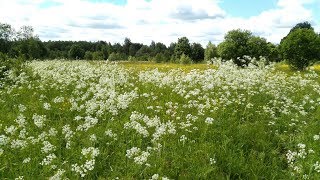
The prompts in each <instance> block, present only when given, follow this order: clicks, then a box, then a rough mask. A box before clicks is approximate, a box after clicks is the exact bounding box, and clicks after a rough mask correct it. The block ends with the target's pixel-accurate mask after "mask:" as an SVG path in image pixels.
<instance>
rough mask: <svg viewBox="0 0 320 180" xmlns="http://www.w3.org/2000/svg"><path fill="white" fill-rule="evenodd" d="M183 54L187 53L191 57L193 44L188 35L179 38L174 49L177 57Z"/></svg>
mask: <svg viewBox="0 0 320 180" xmlns="http://www.w3.org/2000/svg"><path fill="white" fill-rule="evenodd" d="M182 54H185V55H186V56H189V57H190V56H191V46H190V42H189V39H188V38H187V37H182V38H179V39H178V43H177V45H176V46H175V49H174V56H175V58H176V59H180V57H181V55H182Z"/></svg>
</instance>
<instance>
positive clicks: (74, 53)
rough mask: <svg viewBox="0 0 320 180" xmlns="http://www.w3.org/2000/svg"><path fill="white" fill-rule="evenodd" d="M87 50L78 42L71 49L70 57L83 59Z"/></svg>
mask: <svg viewBox="0 0 320 180" xmlns="http://www.w3.org/2000/svg"><path fill="white" fill-rule="evenodd" d="M84 55H85V51H84V50H83V49H82V47H81V46H80V45H78V44H73V45H72V46H71V48H70V50H69V57H70V58H71V59H83V57H84Z"/></svg>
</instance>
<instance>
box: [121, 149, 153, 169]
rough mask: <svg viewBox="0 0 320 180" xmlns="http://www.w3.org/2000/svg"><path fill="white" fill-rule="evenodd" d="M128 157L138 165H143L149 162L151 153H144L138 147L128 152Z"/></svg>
mask: <svg viewBox="0 0 320 180" xmlns="http://www.w3.org/2000/svg"><path fill="white" fill-rule="evenodd" d="M126 156H127V157H128V158H129V159H133V160H134V162H135V163H136V164H139V165H143V164H145V163H146V162H147V160H148V157H149V156H150V153H149V152H148V151H142V150H141V149H140V148H138V147H133V148H131V149H128V150H127V154H126Z"/></svg>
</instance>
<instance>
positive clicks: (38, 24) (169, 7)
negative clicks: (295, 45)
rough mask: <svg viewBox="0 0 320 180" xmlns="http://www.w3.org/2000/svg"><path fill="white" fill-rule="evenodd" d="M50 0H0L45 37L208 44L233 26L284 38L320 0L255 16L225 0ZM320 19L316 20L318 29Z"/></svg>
mask: <svg viewBox="0 0 320 180" xmlns="http://www.w3.org/2000/svg"><path fill="white" fill-rule="evenodd" d="M47 1H48V0H35V1H28V0H10V1H4V0H2V1H0V17H2V18H1V19H0V21H2V22H6V23H9V24H11V25H13V26H14V27H16V28H17V27H19V26H21V25H31V26H33V27H34V29H35V30H36V33H38V34H39V36H40V38H42V39H43V40H49V39H52V40H58V39H59V40H93V41H95V40H106V41H111V42H122V41H123V39H124V38H125V37H129V38H131V40H132V41H134V42H143V43H146V44H148V43H150V42H151V40H155V41H160V42H164V43H166V44H169V43H170V42H175V41H176V40H177V38H178V37H181V36H187V37H188V38H189V39H190V40H191V41H195V42H201V43H202V44H203V45H205V44H206V43H207V42H208V41H209V40H211V41H213V42H214V43H219V42H221V41H222V40H223V37H224V34H225V33H226V32H227V31H229V30H232V29H236V28H242V29H248V30H251V31H252V32H253V33H255V34H258V35H261V36H263V37H265V38H267V40H269V41H271V42H275V43H277V42H279V41H280V40H281V38H282V37H283V36H285V35H286V34H287V33H288V32H289V30H290V28H291V27H292V26H294V25H295V24H296V23H298V22H301V21H313V20H314V19H313V18H314V17H313V15H312V11H311V10H309V9H306V8H305V7H304V5H305V4H310V3H314V2H315V1H316V0H279V1H278V3H277V7H275V8H274V9H269V10H266V11H264V12H262V13H261V14H259V15H257V16H253V17H250V18H246V19H245V18H238V17H231V16H229V15H228V14H226V12H225V11H224V10H223V9H222V8H220V6H219V0H184V1H181V0H152V1H151V2H147V1H145V0H128V2H127V4H126V5H122V6H120V5H113V4H110V3H91V2H89V1H84V0H67V1H65V0H51V2H58V3H61V5H58V6H52V7H48V8H40V4H42V3H45V2H47ZM318 27H319V25H317V24H316V29H320V28H318Z"/></svg>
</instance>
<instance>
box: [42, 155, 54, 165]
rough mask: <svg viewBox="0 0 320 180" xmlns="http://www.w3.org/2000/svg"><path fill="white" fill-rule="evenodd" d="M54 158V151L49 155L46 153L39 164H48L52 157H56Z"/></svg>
mask: <svg viewBox="0 0 320 180" xmlns="http://www.w3.org/2000/svg"><path fill="white" fill-rule="evenodd" d="M56 158H57V156H56V155H55V154H54V153H52V154H49V155H47V156H46V157H45V158H44V159H43V160H42V162H41V163H40V164H41V165H42V166H45V165H46V166H47V165H50V164H51V162H52V161H53V160H54V159H56Z"/></svg>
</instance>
